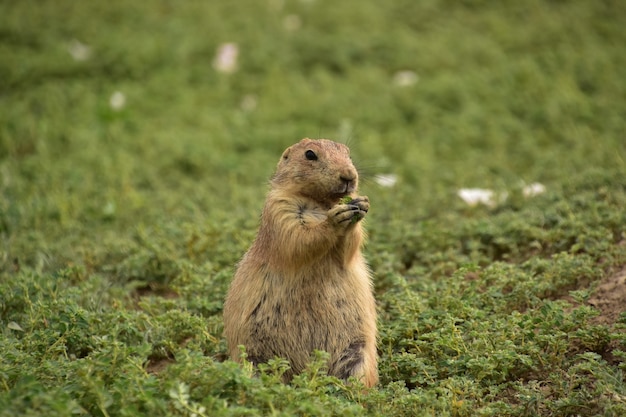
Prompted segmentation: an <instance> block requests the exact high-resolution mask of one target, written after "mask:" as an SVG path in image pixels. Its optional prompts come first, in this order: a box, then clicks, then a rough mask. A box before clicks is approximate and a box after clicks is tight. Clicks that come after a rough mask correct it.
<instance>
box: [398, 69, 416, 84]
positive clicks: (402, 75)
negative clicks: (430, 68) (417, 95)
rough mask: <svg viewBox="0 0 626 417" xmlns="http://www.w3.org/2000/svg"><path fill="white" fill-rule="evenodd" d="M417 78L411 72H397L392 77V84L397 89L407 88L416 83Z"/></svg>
mask: <svg viewBox="0 0 626 417" xmlns="http://www.w3.org/2000/svg"><path fill="white" fill-rule="evenodd" d="M418 80H419V77H418V76H417V74H416V73H414V72H413V71H408V70H406V71H398V72H396V73H395V74H394V76H393V83H394V84H395V85H397V86H398V87H409V86H412V85H413V84H415V83H417V81H418Z"/></svg>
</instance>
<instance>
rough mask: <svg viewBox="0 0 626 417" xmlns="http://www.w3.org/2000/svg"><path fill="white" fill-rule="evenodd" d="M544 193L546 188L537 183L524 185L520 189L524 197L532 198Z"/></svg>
mask: <svg viewBox="0 0 626 417" xmlns="http://www.w3.org/2000/svg"><path fill="white" fill-rule="evenodd" d="M545 192H546V186H545V185H543V184H541V183H538V182H533V183H532V184H529V185H525V186H524V188H523V189H522V194H524V197H534V196H536V195H539V194H543V193H545Z"/></svg>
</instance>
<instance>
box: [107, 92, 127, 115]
mask: <svg viewBox="0 0 626 417" xmlns="http://www.w3.org/2000/svg"><path fill="white" fill-rule="evenodd" d="M125 105H126V96H125V95H124V93H122V92H121V91H116V92H114V93H113V94H111V97H110V98H109V106H111V108H112V109H113V110H115V111H120V110H122V109H123V108H124V106H125Z"/></svg>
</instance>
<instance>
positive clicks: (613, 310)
mask: <svg viewBox="0 0 626 417" xmlns="http://www.w3.org/2000/svg"><path fill="white" fill-rule="evenodd" d="M587 302H588V303H589V305H591V306H593V307H595V308H596V309H598V311H600V315H599V316H598V317H596V321H597V322H598V323H600V324H613V323H615V322H616V321H617V320H618V318H619V316H620V314H621V313H623V312H624V311H626V267H624V268H622V269H621V270H620V271H617V273H615V274H612V275H609V276H608V277H606V278H605V279H603V280H602V281H601V282H600V284H598V287H597V288H596V289H595V290H594V292H593V294H592V296H591V297H589V300H588V301H587Z"/></svg>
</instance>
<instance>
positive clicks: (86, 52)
mask: <svg viewBox="0 0 626 417" xmlns="http://www.w3.org/2000/svg"><path fill="white" fill-rule="evenodd" d="M67 52H69V53H70V55H72V58H74V60H75V61H86V60H88V59H89V57H90V56H91V48H90V47H89V46H87V45H85V44H84V43H82V42H80V41H78V40H76V39H72V41H71V42H70V43H69V45H67Z"/></svg>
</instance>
